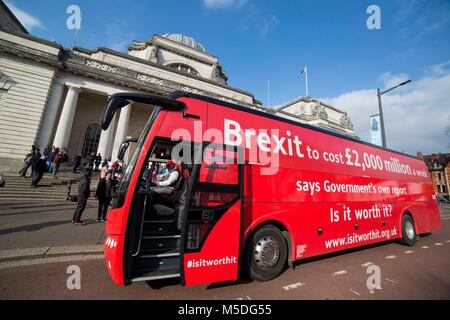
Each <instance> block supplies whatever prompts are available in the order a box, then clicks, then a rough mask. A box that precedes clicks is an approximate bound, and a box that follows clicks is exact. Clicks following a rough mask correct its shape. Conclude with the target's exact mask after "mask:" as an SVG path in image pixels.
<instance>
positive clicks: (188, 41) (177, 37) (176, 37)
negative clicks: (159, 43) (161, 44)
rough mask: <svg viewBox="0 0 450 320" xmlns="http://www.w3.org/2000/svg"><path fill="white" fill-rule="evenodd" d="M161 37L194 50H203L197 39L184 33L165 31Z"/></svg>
mask: <svg viewBox="0 0 450 320" xmlns="http://www.w3.org/2000/svg"><path fill="white" fill-rule="evenodd" d="M161 37H163V38H166V39H169V40H172V41H175V42H178V43H181V44H183V45H185V46H188V47H191V48H193V49H195V50H198V51H201V52H205V53H206V50H205V47H203V45H202V44H201V43H200V42H197V40H195V39H194V38H192V37H188V36H185V35H184V34H181V33H165V34H163V35H162V36H161Z"/></svg>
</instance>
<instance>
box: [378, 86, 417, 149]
mask: <svg viewBox="0 0 450 320" xmlns="http://www.w3.org/2000/svg"><path fill="white" fill-rule="evenodd" d="M410 82H411V80H407V81H404V82H402V83H400V84H398V85H396V86H395V87H392V88H390V89H387V90H384V91H381V90H380V89H379V88H378V89H377V96H378V110H379V112H380V125H381V141H382V143H383V148H386V133H385V131H384V117H383V107H382V105H381V96H382V95H383V94H385V93H387V92H389V91H392V90H394V89H395V88H398V87H400V86H403V85H405V84H408V83H410Z"/></svg>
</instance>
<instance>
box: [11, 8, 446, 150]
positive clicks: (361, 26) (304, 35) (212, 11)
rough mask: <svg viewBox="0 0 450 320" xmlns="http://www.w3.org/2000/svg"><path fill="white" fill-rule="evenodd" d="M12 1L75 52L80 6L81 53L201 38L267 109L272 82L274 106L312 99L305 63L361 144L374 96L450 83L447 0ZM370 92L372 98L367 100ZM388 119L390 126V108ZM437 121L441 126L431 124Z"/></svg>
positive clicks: (30, 21) (321, 94)
mask: <svg viewBox="0 0 450 320" xmlns="http://www.w3.org/2000/svg"><path fill="white" fill-rule="evenodd" d="M6 3H7V4H8V5H9V6H10V7H13V9H15V10H16V11H15V12H19V13H18V15H19V18H20V19H21V21H22V22H23V23H24V24H25V25H26V26H27V27H28V30H29V31H30V33H31V34H33V35H36V36H40V37H43V38H46V39H50V40H52V39H54V40H56V41H57V42H59V43H61V44H63V45H65V46H68V47H69V46H71V43H72V39H73V31H72V30H68V29H67V28H66V19H67V17H68V15H67V14H66V8H67V6H68V5H70V4H77V5H79V6H80V7H81V9H82V11H83V20H82V25H81V30H80V32H79V35H78V40H77V44H78V45H79V46H81V47H85V48H95V47H100V46H105V47H109V48H113V49H116V50H119V51H126V48H127V46H128V44H129V43H130V42H131V41H132V40H133V39H137V40H146V39H149V38H151V37H152V35H153V34H162V33H166V32H172V33H183V34H186V35H188V36H192V37H194V38H195V39H196V40H198V41H199V42H200V43H202V44H203V45H204V46H205V48H206V50H207V51H208V52H209V53H211V54H213V55H215V56H217V57H219V60H220V62H221V64H222V66H223V67H224V70H225V72H226V73H227V75H228V76H229V84H230V85H232V86H234V87H238V88H241V89H244V90H247V91H250V92H252V93H253V94H254V95H255V97H256V98H257V99H259V100H261V101H262V102H263V103H264V105H267V80H270V87H271V90H270V102H271V105H272V106H273V105H279V104H282V103H284V102H286V101H289V100H292V99H294V98H296V97H298V96H303V95H304V94H305V89H304V87H305V85H304V76H302V75H300V73H299V71H300V70H301V68H302V67H303V65H305V64H306V65H308V71H309V72H308V76H309V94H310V95H311V96H314V97H317V98H321V99H324V100H326V101H328V102H330V103H332V102H333V103H339V104H341V103H346V105H338V107H340V108H342V109H344V110H346V111H348V112H349V114H350V116H351V117H352V120H353V122H354V124H355V127H356V128H355V130H356V129H357V131H358V132H357V134H359V135H360V136H361V137H362V138H367V137H366V135H367V128H366V127H368V125H366V123H365V121H366V118H365V117H367V116H368V115H370V114H373V113H376V111H377V110H376V95H375V96H373V92H372V91H370V90H373V89H375V88H377V87H379V86H381V87H383V86H386V85H389V84H392V83H395V81H397V80H401V79H405V78H411V79H413V84H411V85H409V88H407V87H406V86H405V88H402V89H401V90H398V91H397V92H393V93H392V94H393V97H396V96H397V95H399V96H400V97H402V96H407V95H409V94H416V93H417V92H416V91H417V90H419V89H422V90H424V92H427V88H421V87H420V84H421V83H422V82H421V81H425V80H427V79H429V78H432V79H440V80H441V81H447V78H446V77H447V76H448V75H449V74H450V73H449V63H450V41H449V39H450V2H449V1H445V0H430V1H425V0H389V1H370V2H368V1H361V0H345V1H331V0H330V1H324V0H316V1H298V0H292V1H289V0H286V1H263V0H258V1H256V0H190V1H171V0H165V1H145V2H144V1H74V0H71V1H64V0H62V1H50V0H49V1H29V0H28V1H25V0H7V1H6ZM371 4H376V5H378V6H379V7H380V9H381V29H380V30H369V29H368V28H367V26H366V20H367V18H368V17H369V14H367V13H366V10H367V7H368V6H369V5H371ZM13 11H14V10H13ZM448 84H449V85H450V82H449V83H448ZM446 85H447V82H444V86H443V87H444V88H445V87H446ZM448 91H449V92H450V87H448ZM355 92H357V93H360V95H359V96H358V98H360V99H363V100H362V101H361V103H359V102H358V101H359V100H358V99H356V100H355V99H353V100H351V103H350V102H349V101H347V100H345V99H344V100H342V98H343V97H345V96H346V95H348V94H350V93H355ZM366 92H369V93H370V94H368V95H365V93H366ZM361 94H362V95H361ZM438 96H439V94H438ZM389 98H390V97H387V99H386V100H387V101H386V103H388V106H387V108H389ZM446 98H447V96H445V95H444V96H443V97H442V98H441V99H443V100H442V101H440V100H439V101H436V102H435V103H439V104H441V105H440V106H439V110H440V111H441V116H442V114H443V116H444V118H445V117H446V116H447V114H448V113H449V110H450V105H449V104H448V102H446V101H445V99H446ZM364 99H369V100H370V103H369V104H368V106H367V107H366V108H368V109H370V110H365V111H364V112H362V113H361V112H359V111H360V110H358V105H360V104H361V105H362V104H364V103H365V100H364ZM372 100H373V101H372ZM447 101H450V99H449V100H447ZM400 104H401V103H400ZM442 104H444V105H443V106H442ZM352 105H353V106H352ZM405 107H407V106H405ZM417 107H418V108H420V106H417ZM430 107H432V105H431V106H430ZM366 111H367V112H366ZM407 112H408V111H407ZM361 114H364V118H362V117H361ZM391 116H392V117H393V115H391ZM360 117H361V118H360ZM386 118H387V120H389V111H387V114H386ZM421 119H422V121H423V117H421V118H420V117H419V118H418V119H417V122H419V121H420V120H421ZM356 120H357V121H359V122H358V123H355V121H356ZM434 120H436V121H438V119H434V118H432V119H430V121H431V122H433V121H434ZM367 122H368V120H367ZM415 125H418V123H416V124H415ZM440 125H441V126H442V128H441V127H439V130H440V131H439V132H440V133H439V134H438V131H437V129H436V132H435V133H434V136H430V137H429V138H428V139H434V140H436V139H447V140H450V136H445V134H444V132H445V129H446V125H448V121H447V123H445V122H444V123H442V124H440ZM387 130H388V134H389V133H390V134H392V135H394V134H395V132H394V131H392V130H393V129H390V130H391V132H389V126H387ZM408 130H410V129H408ZM398 134H399V133H397V135H398ZM429 141H431V140H429ZM444 142H445V141H444ZM406 143H407V141H401V140H398V141H396V142H395V143H394V146H393V147H397V148H399V149H405V151H409V152H411V153H413V152H415V151H414V150H415V149H414V148H416V149H418V148H422V149H424V148H427V150H426V151H428V149H429V150H430V151H432V150H431V149H433V148H434V149H436V148H439V145H438V144H436V145H435V146H434V147H433V148H432V147H430V146H429V144H425V142H424V145H423V146H420V145H419V146H414V145H411V144H410V143H409V145H408V147H406V146H405V144H406ZM448 144H449V143H448V142H447V143H443V147H442V148H441V149H442V151H445V150H448V148H449V146H448ZM434 149H433V151H435V150H434Z"/></svg>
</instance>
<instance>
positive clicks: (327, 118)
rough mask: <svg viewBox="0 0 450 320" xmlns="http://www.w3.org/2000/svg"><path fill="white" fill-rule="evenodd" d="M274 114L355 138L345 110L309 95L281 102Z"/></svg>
mask: <svg viewBox="0 0 450 320" xmlns="http://www.w3.org/2000/svg"><path fill="white" fill-rule="evenodd" d="M276 114H277V115H279V116H281V117H285V118H288V119H291V120H295V121H299V122H302V123H307V124H311V125H314V126H318V127H320V128H324V129H328V130H331V131H336V132H339V133H342V134H345V135H349V136H352V137H354V138H357V137H356V136H355V134H354V132H353V123H352V121H351V120H350V117H349V116H348V115H347V113H346V112H343V111H342V110H339V109H337V108H335V107H333V106H331V105H329V104H326V103H324V102H322V101H319V100H316V99H314V98H311V97H301V98H298V99H295V100H294V101H291V102H288V103H286V104H283V105H282V106H281V107H279V108H277V109H276Z"/></svg>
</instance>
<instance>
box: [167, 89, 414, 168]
mask: <svg viewBox="0 0 450 320" xmlns="http://www.w3.org/2000/svg"><path fill="white" fill-rule="evenodd" d="M167 97H168V98H171V99H178V98H180V97H187V98H193V99H197V100H202V101H205V102H210V103H214V104H217V105H220V106H224V107H228V108H232V109H236V110H240V111H243V112H248V113H252V114H256V115H259V116H262V117H266V118H270V119H274V120H277V121H282V122H285V123H289V124H293V125H296V126H299V127H303V128H307V129H311V130H314V131H318V132H321V133H325V134H330V135H332V136H335V137H338V138H342V139H346V140H349V141H353V142H356V143H360V144H364V145H367V146H369V147H373V148H377V149H381V150H384V151H389V152H393V153H397V154H400V155H402V156H406V157H410V158H413V159H417V160H422V161H423V159H421V158H418V157H416V156H413V155H410V154H407V153H403V152H400V151H396V150H392V149H388V148H384V147H381V146H378V145H376V144H372V143H370V142H367V141H363V140H358V139H355V138H352V137H350V136H347V135H345V134H341V133H338V132H334V131H331V130H327V129H324V128H319V127H316V126H313V125H310V124H305V123H301V122H297V121H294V120H290V119H287V118H283V117H280V116H277V115H275V114H273V113H270V111H269V109H267V112H264V111H259V110H257V109H252V108H249V107H243V106H240V105H237V104H234V103H230V102H226V101H222V100H219V99H215V98H211V97H207V96H202V95H199V94H195V93H190V92H185V91H174V92H172V93H170V94H169V95H168V96H167ZM258 109H261V108H259V107H258Z"/></svg>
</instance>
